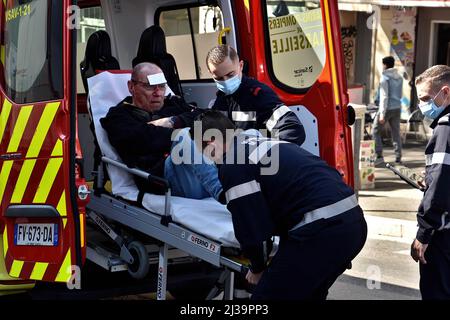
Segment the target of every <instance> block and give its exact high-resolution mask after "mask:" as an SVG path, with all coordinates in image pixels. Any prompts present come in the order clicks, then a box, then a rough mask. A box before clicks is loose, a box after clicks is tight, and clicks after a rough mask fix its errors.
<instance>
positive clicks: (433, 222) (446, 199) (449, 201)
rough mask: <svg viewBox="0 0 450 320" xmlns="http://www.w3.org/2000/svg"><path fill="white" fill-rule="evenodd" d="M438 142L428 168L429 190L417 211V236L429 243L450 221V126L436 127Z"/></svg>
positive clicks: (418, 238)
mask: <svg viewBox="0 0 450 320" xmlns="http://www.w3.org/2000/svg"><path fill="white" fill-rule="evenodd" d="M435 136H436V143H435V149H434V150H433V151H434V152H433V154H432V155H430V156H429V157H430V160H429V161H431V163H430V164H429V165H428V166H427V167H426V176H427V177H426V178H427V179H426V180H427V181H426V183H427V189H426V191H425V193H424V196H423V199H422V202H421V203H420V206H419V210H418V213H417V221H418V224H419V230H418V231H417V235H416V238H417V240H419V241H420V242H421V243H425V244H426V243H429V242H430V240H431V237H432V235H433V233H434V231H436V230H440V229H442V228H444V227H445V226H446V225H447V224H449V223H450V217H448V214H447V213H448V212H450V164H449V162H450V156H449V155H450V126H448V125H439V126H438V127H436V129H435Z"/></svg>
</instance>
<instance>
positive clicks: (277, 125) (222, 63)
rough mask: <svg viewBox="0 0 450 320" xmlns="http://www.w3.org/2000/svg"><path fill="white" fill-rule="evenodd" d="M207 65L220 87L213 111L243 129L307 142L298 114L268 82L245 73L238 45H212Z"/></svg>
mask: <svg viewBox="0 0 450 320" xmlns="http://www.w3.org/2000/svg"><path fill="white" fill-rule="evenodd" d="M206 64H207V66H208V70H209V72H210V73H211V75H212V77H213V79H214V81H215V82H216V85H217V88H218V90H219V91H218V92H217V97H216V99H215V101H214V102H213V103H211V104H210V106H211V107H212V109H213V110H218V111H222V112H223V113H224V114H225V115H226V116H227V117H228V118H229V119H230V120H231V121H233V123H234V125H235V126H236V127H237V128H239V129H243V130H247V129H263V130H266V131H268V135H269V136H270V137H272V138H278V139H281V140H285V141H289V142H292V143H295V144H297V145H301V144H302V143H303V142H304V141H305V131H304V128H303V125H302V124H301V122H300V121H299V119H298V118H297V116H296V115H295V113H294V112H292V111H291V110H290V109H289V108H288V107H287V106H285V105H284V104H283V102H282V101H281V100H280V98H279V97H278V96H277V95H276V93H275V92H274V91H273V90H272V89H271V88H269V87H268V86H267V85H265V84H263V83H261V82H259V81H257V80H255V79H253V78H249V77H247V76H245V75H243V73H242V69H243V66H244V62H243V61H240V60H239V57H238V55H237V53H236V50H235V49H234V48H232V47H230V46H228V45H219V46H216V47H214V48H212V49H211V50H210V51H209V52H208V55H207V57H206Z"/></svg>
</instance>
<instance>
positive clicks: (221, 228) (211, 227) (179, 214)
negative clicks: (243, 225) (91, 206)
mask: <svg viewBox="0 0 450 320" xmlns="http://www.w3.org/2000/svg"><path fill="white" fill-rule="evenodd" d="M129 79H130V74H113V73H110V72H106V71H105V72H102V73H100V74H98V75H96V76H94V77H91V78H89V79H88V85H89V101H90V108H91V113H92V117H93V121H94V126H95V133H96V136H97V140H98V143H99V145H100V149H101V151H102V154H103V155H104V156H106V157H108V158H110V159H113V160H116V161H120V162H122V160H121V159H120V157H119V155H118V154H117V151H116V150H115V149H114V148H113V147H112V146H111V144H110V142H109V139H108V135H107V133H106V131H105V130H104V129H103V127H102V126H101V124H100V119H101V118H103V117H104V116H106V114H107V113H108V110H109V109H110V108H111V107H113V106H115V105H117V104H118V103H119V102H120V101H122V100H123V99H124V98H125V97H126V96H128V95H129V92H128V87H127V81H128V80H129ZM107 170H108V174H109V176H110V179H111V184H112V193H113V194H114V195H116V196H121V197H122V198H124V199H127V200H131V201H136V200H137V196H138V193H139V191H138V189H137V187H136V184H135V183H134V179H133V177H132V175H130V174H129V173H127V172H125V171H124V170H120V169H119V168H116V167H114V166H108V167H107ZM164 203H165V197H164V196H160V195H154V194H145V195H144V198H143V201H142V205H143V206H144V208H146V209H147V210H149V211H151V212H154V213H158V214H164ZM171 215H172V219H173V221H175V222H177V223H179V224H182V225H184V226H186V227H187V228H189V229H191V230H192V231H193V232H196V233H198V234H200V235H204V236H206V237H208V238H210V239H213V240H216V241H220V242H221V243H222V244H223V245H225V246H228V247H236V248H238V247H239V243H238V241H237V240H236V238H235V236H234V231H233V223H232V220H231V214H230V212H229V211H228V210H227V209H226V207H225V206H224V205H222V204H220V203H219V202H217V201H216V200H214V199H213V198H208V199H202V200H196V199H188V198H180V197H171Z"/></svg>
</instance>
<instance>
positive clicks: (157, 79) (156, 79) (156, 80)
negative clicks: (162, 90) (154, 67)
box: [147, 73, 167, 85]
mask: <svg viewBox="0 0 450 320" xmlns="http://www.w3.org/2000/svg"><path fill="white" fill-rule="evenodd" d="M147 79H148V83H149V84H150V85H155V84H161V83H167V80H166V77H165V76H164V73H156V74H151V75H149V76H147Z"/></svg>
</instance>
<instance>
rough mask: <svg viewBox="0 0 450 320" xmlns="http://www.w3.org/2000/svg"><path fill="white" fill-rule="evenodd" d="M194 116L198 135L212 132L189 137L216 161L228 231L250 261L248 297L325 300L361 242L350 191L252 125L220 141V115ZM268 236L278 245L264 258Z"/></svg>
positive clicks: (226, 124) (225, 123) (362, 228)
mask: <svg viewBox="0 0 450 320" xmlns="http://www.w3.org/2000/svg"><path fill="white" fill-rule="evenodd" d="M200 119H201V122H202V133H204V132H206V131H207V130H209V129H216V130H218V131H216V132H217V133H218V134H217V136H215V137H213V138H211V139H210V141H205V142H201V143H198V142H197V141H196V143H197V145H198V146H199V145H200V144H201V145H202V149H203V151H204V153H205V155H207V156H209V157H210V158H212V159H213V160H214V161H215V162H216V163H217V164H218V166H219V178H220V180H221V182H222V185H223V190H224V191H225V194H226V201H227V208H228V209H229V210H230V212H231V214H232V220H233V226H234V231H235V235H236V238H237V240H238V241H239V243H240V244H241V249H242V252H243V254H244V256H245V257H247V258H248V259H249V260H250V262H251V266H250V270H251V271H249V272H248V274H247V276H246V278H247V280H248V282H249V283H251V284H257V286H256V288H255V290H254V293H253V296H252V299H325V298H326V296H327V294H328V289H329V288H330V287H331V285H332V284H333V283H334V281H335V280H336V278H337V277H338V276H339V275H341V274H342V273H343V272H344V271H345V269H346V267H347V266H348V265H349V264H350V262H351V261H352V259H353V258H354V257H355V256H356V255H357V254H358V253H359V252H360V250H361V249H362V247H363V245H364V243H365V240H366V236H367V226H366V222H365V220H364V216H363V212H362V210H361V208H360V207H359V205H358V203H357V199H356V197H355V195H354V193H353V190H352V189H351V188H350V187H348V186H347V185H346V184H345V183H344V182H343V181H342V177H341V176H340V174H339V173H338V172H337V171H336V170H335V169H333V168H331V167H329V166H328V165H327V164H326V163H325V162H324V161H322V160H321V159H320V158H319V157H316V156H314V155H312V154H311V153H309V152H307V151H305V150H304V149H302V148H301V147H299V146H298V145H295V144H293V143H289V142H285V141H280V140H273V139H269V138H264V137H262V136H261V135H257V133H258V132H257V131H256V130H248V131H244V132H241V133H240V134H237V133H235V134H234V137H233V138H232V139H223V138H222V137H221V136H220V135H223V137H225V135H226V134H227V133H226V131H227V130H228V129H233V128H234V126H233V124H232V123H231V122H230V120H229V119H228V118H227V117H225V116H224V115H223V114H222V113H220V112H217V111H208V112H206V113H205V114H203V115H202V116H200ZM228 131H230V130H228ZM250 131H252V132H250ZM219 134H220V135H219ZM228 134H229V136H233V135H232V134H231V135H230V133H229V132H228ZM275 235H278V236H280V244H279V247H278V250H277V253H276V254H275V256H274V257H273V258H272V260H271V261H270V263H268V252H267V251H266V245H265V243H267V242H268V241H270V239H271V238H272V237H273V236H275Z"/></svg>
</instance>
